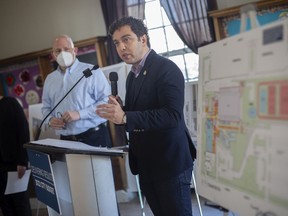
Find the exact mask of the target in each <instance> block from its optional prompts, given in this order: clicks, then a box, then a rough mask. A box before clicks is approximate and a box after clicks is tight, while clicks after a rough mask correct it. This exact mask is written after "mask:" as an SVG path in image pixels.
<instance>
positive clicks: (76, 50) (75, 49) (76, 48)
mask: <svg viewBox="0 0 288 216" xmlns="http://www.w3.org/2000/svg"><path fill="white" fill-rule="evenodd" d="M74 52H75V56H76V55H77V53H78V47H74Z"/></svg>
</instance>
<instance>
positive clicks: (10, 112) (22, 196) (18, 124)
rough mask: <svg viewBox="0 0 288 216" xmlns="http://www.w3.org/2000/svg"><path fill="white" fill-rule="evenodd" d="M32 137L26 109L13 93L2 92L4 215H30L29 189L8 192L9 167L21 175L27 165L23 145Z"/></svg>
mask: <svg viewBox="0 0 288 216" xmlns="http://www.w3.org/2000/svg"><path fill="white" fill-rule="evenodd" d="M29 141H30V136H29V127H28V122H27V119H26V116H25V114H24V111H23V109H22V107H21V106H20V104H19V103H18V101H17V100H16V99H15V98H12V97H3V96H1V95H0V208H1V210H2V212H3V214H4V216H31V215H32V212H31V207H30V201H29V194H28V191H25V192H19V193H13V194H8V195H5V194H4V193H5V189H6V185H7V178H8V172H9V171H17V173H18V177H19V178H20V179H21V178H22V177H23V176H24V174H25V172H26V169H27V164H28V156H27V152H26V150H25V149H24V148H23V145H24V144H25V143H28V142H29Z"/></svg>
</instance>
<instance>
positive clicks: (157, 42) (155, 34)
mask: <svg viewBox="0 0 288 216" xmlns="http://www.w3.org/2000/svg"><path fill="white" fill-rule="evenodd" d="M148 34H149V37H150V43H151V48H152V49H154V50H155V51H156V52H157V53H163V52H167V46H166V39H165V34H164V30H163V29H162V28H159V29H154V30H150V31H149V33H148Z"/></svg>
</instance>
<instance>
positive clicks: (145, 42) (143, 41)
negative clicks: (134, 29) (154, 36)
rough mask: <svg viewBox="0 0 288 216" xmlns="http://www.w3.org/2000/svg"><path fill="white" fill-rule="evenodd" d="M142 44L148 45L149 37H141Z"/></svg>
mask: <svg viewBox="0 0 288 216" xmlns="http://www.w3.org/2000/svg"><path fill="white" fill-rule="evenodd" d="M140 40H141V43H142V44H143V45H144V44H145V45H147V35H146V34H144V35H143V36H141V39H140Z"/></svg>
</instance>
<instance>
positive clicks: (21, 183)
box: [5, 170, 31, 195]
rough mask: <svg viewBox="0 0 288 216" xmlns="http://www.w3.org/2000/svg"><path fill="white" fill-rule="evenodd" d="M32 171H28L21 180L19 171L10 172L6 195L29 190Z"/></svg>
mask: <svg viewBox="0 0 288 216" xmlns="http://www.w3.org/2000/svg"><path fill="white" fill-rule="evenodd" d="M30 174H31V170H26V172H25V174H24V175H23V177H22V178H21V179H19V178H18V173H17V171H14V172H8V180H7V185H6V190H5V195H8V194H13V193H19V192H23V191H26V190H27V187H28V182H29V177H30Z"/></svg>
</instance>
